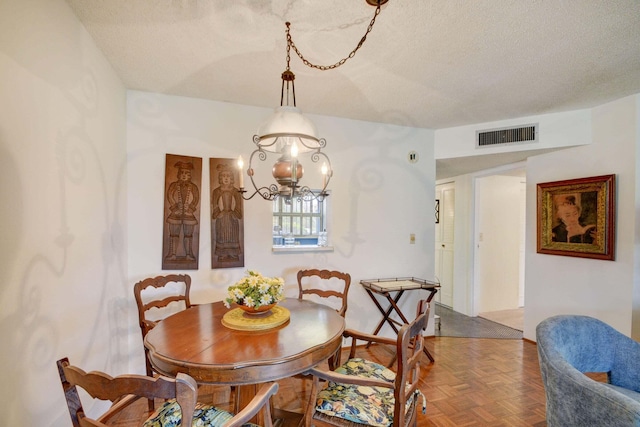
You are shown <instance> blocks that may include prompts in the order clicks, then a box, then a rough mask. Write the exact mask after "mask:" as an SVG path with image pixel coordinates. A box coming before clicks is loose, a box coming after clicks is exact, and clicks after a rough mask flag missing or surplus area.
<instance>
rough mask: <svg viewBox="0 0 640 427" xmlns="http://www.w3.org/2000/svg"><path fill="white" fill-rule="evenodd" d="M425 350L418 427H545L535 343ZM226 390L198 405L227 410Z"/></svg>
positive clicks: (469, 342)
mask: <svg viewBox="0 0 640 427" xmlns="http://www.w3.org/2000/svg"><path fill="white" fill-rule="evenodd" d="M426 344H427V347H428V348H429V350H430V351H431V353H432V354H433V355H434V357H435V359H436V361H435V363H433V364H429V363H428V362H429V360H428V359H427V358H426V357H424V362H425V364H424V365H423V368H422V373H421V377H422V386H421V390H422V392H423V393H424V395H425V396H426V398H427V412H426V414H421V413H420V414H418V427H432V426H436V427H449V426H470V427H471V426H473V427H475V426H496V427H497V426H534V427H546V422H545V396H544V389H543V386H542V379H541V377H540V369H539V366H538V355H537V349H536V345H535V344H534V343H531V342H528V341H523V340H505V339H481V338H451V337H435V338H428V339H427V342H426ZM389 355H390V350H389V349H387V348H385V347H376V346H372V347H371V348H370V349H364V348H363V349H362V350H361V352H360V353H359V356H363V357H366V358H370V359H372V360H378V361H381V362H383V363H385V361H386V360H388V359H387V357H388V356H389ZM279 383H280V390H279V392H278V394H277V395H276V396H275V399H274V405H275V407H277V408H282V409H286V410H290V411H296V412H302V411H303V408H304V407H306V404H307V396H308V391H309V388H310V382H309V381H303V380H301V379H297V378H290V379H285V380H282V381H279ZM230 399H231V398H230V392H229V389H228V388H222V387H202V389H201V395H200V398H199V400H201V401H203V402H207V403H209V402H213V403H214V404H215V405H217V406H220V407H223V408H226V409H227V408H228V407H229V405H228V403H227V402H229V401H230ZM145 409H146V401H139V402H137V403H136V404H135V405H132V406H131V407H130V408H128V409H127V411H126V412H125V413H123V414H122V416H120V417H118V418H117V419H114V420H113V422H112V423H111V424H112V425H114V426H118V427H133V426H137V425H138V424H136V423H135V422H134V421H132V420H134V419H136V418H137V419H140V418H139V417H140V416H141V414H142V413H143V412H144V411H145Z"/></svg>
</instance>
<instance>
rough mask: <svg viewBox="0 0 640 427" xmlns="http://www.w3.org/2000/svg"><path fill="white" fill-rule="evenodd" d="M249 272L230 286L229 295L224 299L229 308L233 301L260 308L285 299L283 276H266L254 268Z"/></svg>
mask: <svg viewBox="0 0 640 427" xmlns="http://www.w3.org/2000/svg"><path fill="white" fill-rule="evenodd" d="M247 273H248V274H247V275H246V276H245V277H243V278H242V279H241V280H239V281H237V282H236V283H235V284H234V285H232V286H229V289H228V291H229V295H228V296H227V298H226V299H225V301H224V305H225V306H226V307H227V308H231V304H233V303H236V304H238V305H244V306H246V307H253V308H259V307H261V306H265V305H270V304H275V303H277V302H278V301H281V300H282V299H283V291H284V279H283V278H282V277H264V276H263V275H262V274H260V273H258V272H257V271H253V270H249V271H247Z"/></svg>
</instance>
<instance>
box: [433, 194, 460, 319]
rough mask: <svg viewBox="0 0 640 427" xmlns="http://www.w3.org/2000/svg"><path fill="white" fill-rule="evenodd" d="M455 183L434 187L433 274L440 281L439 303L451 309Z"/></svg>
mask: <svg viewBox="0 0 640 427" xmlns="http://www.w3.org/2000/svg"><path fill="white" fill-rule="evenodd" d="M455 193H456V190H455V183H454V182H449V183H445V184H438V185H436V229H435V236H436V238H435V241H436V246H435V274H436V277H437V278H438V280H439V281H440V292H439V299H438V300H439V302H440V304H443V305H445V306H447V307H450V308H452V307H453V264H454V246H453V238H454V228H455V227H454V223H455V198H456V196H455Z"/></svg>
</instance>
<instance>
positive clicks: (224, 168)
mask: <svg viewBox="0 0 640 427" xmlns="http://www.w3.org/2000/svg"><path fill="white" fill-rule="evenodd" d="M238 173H241V172H240V171H239V170H238V168H237V167H236V164H235V161H234V160H233V159H213V158H212V159H209V182H210V186H209V188H212V189H213V190H212V191H211V268H230V267H244V205H243V199H242V196H241V194H240V193H239V192H238V188H237V187H236V186H235V182H236V175H237V174H238Z"/></svg>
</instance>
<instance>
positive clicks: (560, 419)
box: [536, 315, 640, 427]
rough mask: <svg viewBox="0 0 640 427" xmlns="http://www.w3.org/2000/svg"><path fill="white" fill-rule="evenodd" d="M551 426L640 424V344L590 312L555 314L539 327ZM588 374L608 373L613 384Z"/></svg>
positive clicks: (541, 358) (542, 367) (540, 349)
mask: <svg viewBox="0 0 640 427" xmlns="http://www.w3.org/2000/svg"><path fill="white" fill-rule="evenodd" d="M536 338H537V341H538V357H539V360H540V370H541V373H542V381H543V383H544V388H545V393H546V397H547V425H548V426H549V427H558V426H580V427H585V426H597V427H605V426H640V343H638V342H636V341H634V340H632V339H631V338H629V337H627V336H625V335H623V334H621V333H620V332H618V331H616V330H615V329H613V328H612V327H611V326H609V325H607V324H606V323H604V322H602V321H600V320H597V319H594V318H592V317H588V316H569V315H565V316H554V317H550V318H548V319H546V320H544V321H542V322H541V323H540V324H539V325H538V327H537V328H536ZM585 372H606V373H607V377H608V380H609V383H608V384H607V383H603V382H598V381H595V380H592V379H590V378H589V377H587V376H586V375H584V373H585Z"/></svg>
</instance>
